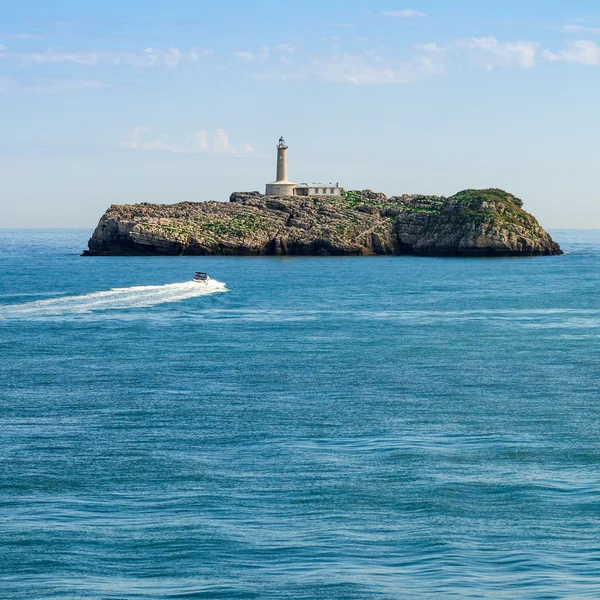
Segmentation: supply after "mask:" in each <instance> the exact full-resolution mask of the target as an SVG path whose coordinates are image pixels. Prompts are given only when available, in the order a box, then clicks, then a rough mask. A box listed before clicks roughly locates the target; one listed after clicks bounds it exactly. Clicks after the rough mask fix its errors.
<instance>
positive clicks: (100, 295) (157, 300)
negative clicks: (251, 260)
mask: <svg viewBox="0 0 600 600" xmlns="http://www.w3.org/2000/svg"><path fill="white" fill-rule="evenodd" d="M227 291H228V290H227V287H226V285H225V284H224V283H221V282H220V281H215V280H214V279H211V280H210V281H209V282H208V283H206V284H200V283H195V282H193V281H186V282H185V283H169V284H167V285H146V286H135V287H128V288H114V289H112V290H109V291H105V292H94V293H92V294H86V295H84V296H65V297H63V298H51V299H48V300H37V301H35V302H27V303H25V304H9V305H5V306H0V319H1V318H11V317H12V318H15V317H17V318H19V317H40V316H45V315H64V314H82V313H90V312H93V311H97V310H111V309H112V310H114V309H124V308H144V307H149V306H155V305H157V304H164V303H166V302H180V301H181V300H187V299H188V298H195V297H197V296H208V295H210V294H215V293H218V292H227Z"/></svg>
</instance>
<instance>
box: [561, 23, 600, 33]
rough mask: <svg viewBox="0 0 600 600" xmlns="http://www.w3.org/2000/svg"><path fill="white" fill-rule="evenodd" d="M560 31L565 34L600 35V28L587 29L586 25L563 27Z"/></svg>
mask: <svg viewBox="0 0 600 600" xmlns="http://www.w3.org/2000/svg"><path fill="white" fill-rule="evenodd" d="M560 29H561V30H562V31H564V32H566V33H588V34H600V27H588V26H586V25H563V26H562V27H561V28H560Z"/></svg>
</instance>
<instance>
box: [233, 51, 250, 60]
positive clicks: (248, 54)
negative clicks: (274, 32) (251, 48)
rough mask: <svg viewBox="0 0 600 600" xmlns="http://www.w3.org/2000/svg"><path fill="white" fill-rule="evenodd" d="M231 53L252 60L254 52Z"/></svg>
mask: <svg viewBox="0 0 600 600" xmlns="http://www.w3.org/2000/svg"><path fill="white" fill-rule="evenodd" d="M233 55H234V56H237V57H238V58H241V59H242V60H247V61H252V60H254V54H252V52H234V53H233Z"/></svg>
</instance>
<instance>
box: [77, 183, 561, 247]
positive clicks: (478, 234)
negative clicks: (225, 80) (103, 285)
mask: <svg viewBox="0 0 600 600" xmlns="http://www.w3.org/2000/svg"><path fill="white" fill-rule="evenodd" d="M83 254H84V255H86V256H107V255H121V256H123V255H182V254H184V255H238V256H252V255H305V256H307V255H321V256H328V255H329V256H334V255H354V256H368V255H385V254H388V255H393V254H396V255H398V254H420V255H434V256H536V255H559V254H562V250H561V249H560V247H559V245H558V244H557V243H556V242H554V241H553V240H552V238H551V237H550V235H549V234H548V233H547V232H546V231H545V230H544V229H543V228H542V226H541V225H540V224H539V223H538V222H537V220H536V219H535V217H533V216H532V215H531V214H529V213H527V212H525V211H524V210H523V202H522V201H521V200H519V199H518V198H516V197H515V196H513V195H511V194H509V193H507V192H504V191H502V190H498V189H487V190H465V191H462V192H459V193H458V194H455V195H454V196H450V197H439V196H419V195H404V196H392V197H390V198H388V197H386V196H385V195H384V194H380V193H376V192H372V191H371V190H362V191H352V192H346V193H345V194H344V195H343V196H341V197H340V196H337V197H332V196H309V197H283V196H264V195H262V194H260V193H258V192H249V193H242V192H239V193H237V192H236V193H234V194H232V195H231V197H230V201H229V202H214V201H211V202H182V203H179V204H148V203H145V202H144V203H141V204H132V205H128V204H123V205H112V206H111V207H110V208H109V209H108V210H107V211H106V213H105V214H104V215H103V216H102V218H101V219H100V222H99V223H98V226H97V227H96V230H95V231H94V233H93V235H92V237H91V239H90V240H89V242H88V250H86V251H85V252H84V253H83Z"/></svg>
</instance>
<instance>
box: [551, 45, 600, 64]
mask: <svg viewBox="0 0 600 600" xmlns="http://www.w3.org/2000/svg"><path fill="white" fill-rule="evenodd" d="M544 58H545V59H546V60H550V61H564V62H571V63H579V64H582V65H587V66H590V67H593V66H597V65H600V47H598V45H597V44H596V43H595V42H592V41H590V40H578V41H576V42H571V43H570V44H569V46H568V49H567V50H562V51H561V52H551V51H550V50H544Z"/></svg>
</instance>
